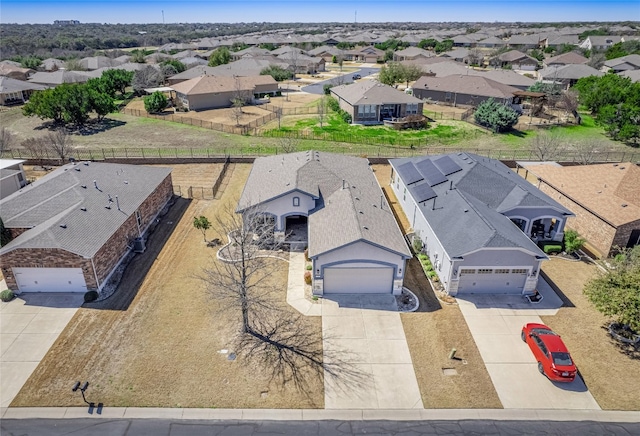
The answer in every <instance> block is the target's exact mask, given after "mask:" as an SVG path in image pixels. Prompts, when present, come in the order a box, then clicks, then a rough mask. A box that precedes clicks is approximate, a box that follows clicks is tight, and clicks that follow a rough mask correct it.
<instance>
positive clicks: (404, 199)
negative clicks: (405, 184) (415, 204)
mask: <svg viewBox="0 0 640 436" xmlns="http://www.w3.org/2000/svg"><path fill="white" fill-rule="evenodd" d="M406 199H407V188H404V193H403V194H402V201H406Z"/></svg>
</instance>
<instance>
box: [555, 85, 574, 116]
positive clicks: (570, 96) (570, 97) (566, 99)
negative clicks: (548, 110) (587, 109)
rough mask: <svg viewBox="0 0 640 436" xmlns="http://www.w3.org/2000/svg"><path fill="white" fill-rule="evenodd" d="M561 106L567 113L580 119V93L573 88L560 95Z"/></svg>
mask: <svg viewBox="0 0 640 436" xmlns="http://www.w3.org/2000/svg"><path fill="white" fill-rule="evenodd" d="M558 103H559V105H560V106H562V108H563V109H564V110H565V111H566V113H567V115H568V114H571V115H573V116H574V117H575V118H576V119H579V115H578V93H577V92H576V91H573V90H571V89H567V90H566V91H563V92H562V94H561V95H560V101H559V102H558Z"/></svg>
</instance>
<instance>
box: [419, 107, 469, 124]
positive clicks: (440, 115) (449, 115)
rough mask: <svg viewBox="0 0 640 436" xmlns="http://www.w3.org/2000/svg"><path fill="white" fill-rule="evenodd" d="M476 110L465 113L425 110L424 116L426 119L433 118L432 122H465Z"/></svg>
mask: <svg viewBox="0 0 640 436" xmlns="http://www.w3.org/2000/svg"><path fill="white" fill-rule="evenodd" d="M473 112H474V108H469V109H467V110H466V111H464V112H455V111H451V112H448V111H444V110H443V111H430V110H424V111H422V114H423V115H424V116H425V117H428V118H431V119H432V120H460V121H464V120H467V119H468V118H470V117H471V115H473Z"/></svg>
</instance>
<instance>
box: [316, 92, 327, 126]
mask: <svg viewBox="0 0 640 436" xmlns="http://www.w3.org/2000/svg"><path fill="white" fill-rule="evenodd" d="M326 113H327V101H326V100H325V98H324V96H322V97H320V100H318V121H320V128H322V127H323V124H324V117H325V115H326Z"/></svg>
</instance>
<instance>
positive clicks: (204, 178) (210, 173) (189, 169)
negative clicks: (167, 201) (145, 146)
mask: <svg viewBox="0 0 640 436" xmlns="http://www.w3.org/2000/svg"><path fill="white" fill-rule="evenodd" d="M150 166H156V167H167V168H171V169H172V170H171V180H172V181H173V185H174V186H176V185H178V186H182V187H189V186H204V187H212V186H213V184H214V183H215V182H216V180H217V179H218V176H219V175H220V172H221V171H222V167H223V164H162V165H160V164H159V165H150ZM185 189H186V188H185Z"/></svg>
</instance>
